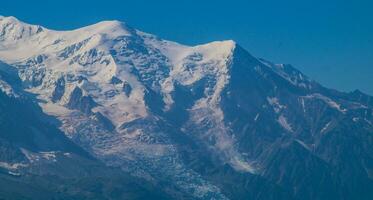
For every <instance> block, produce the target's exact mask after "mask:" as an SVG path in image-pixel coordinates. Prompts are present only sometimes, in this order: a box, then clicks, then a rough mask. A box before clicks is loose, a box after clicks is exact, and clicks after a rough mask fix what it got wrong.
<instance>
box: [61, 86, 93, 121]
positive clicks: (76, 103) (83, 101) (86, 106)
mask: <svg viewBox="0 0 373 200" xmlns="http://www.w3.org/2000/svg"><path fill="white" fill-rule="evenodd" d="M96 105H97V104H96V102H95V101H94V100H93V99H92V97H90V96H83V92H82V89H80V88H79V87H75V88H74V90H73V91H72V92H71V94H70V97H69V102H68V103H67V104H66V106H67V107H68V108H70V109H78V110H80V111H81V112H83V113H85V114H90V113H91V112H92V111H91V109H92V108H93V107H95V106H96Z"/></svg>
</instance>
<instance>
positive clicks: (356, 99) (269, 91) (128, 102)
mask: <svg viewBox="0 0 373 200" xmlns="http://www.w3.org/2000/svg"><path fill="white" fill-rule="evenodd" d="M0 60H1V61H2V62H3V63H4V64H2V65H0V68H1V71H2V72H3V73H6V74H13V75H12V76H11V75H3V76H1V79H0V80H1V81H0V88H1V89H2V90H3V92H4V93H5V94H6V95H5V96H7V98H12V99H16V100H18V99H22V98H23V96H27V102H34V104H37V105H35V106H37V107H39V106H40V108H41V111H40V112H39V115H45V116H44V117H46V116H48V117H47V118H48V120H46V119H44V118H43V120H42V121H45V123H43V124H41V125H40V127H41V128H43V129H45V131H44V132H43V134H47V133H48V134H50V132H53V131H49V130H48V129H47V127H51V128H53V129H54V130H56V129H57V128H58V129H59V130H60V131H61V132H62V133H63V134H64V137H62V136H61V135H62V134H60V135H59V137H61V138H58V139H55V140H54V142H55V143H49V142H48V144H50V148H53V149H56V150H54V151H62V150H57V149H60V148H62V147H64V148H67V147H65V145H71V148H72V147H74V149H76V151H78V152H81V154H83V155H82V156H84V157H87V158H86V159H88V157H92V158H89V159H90V160H91V161H92V162H91V161H90V162H89V163H92V164H95V163H103V165H105V166H100V167H102V168H103V169H104V168H108V169H112V168H114V169H117V171H115V170H114V169H113V170H114V171H115V172H114V171H113V172H112V173H119V174H121V173H123V174H125V175H126V176H127V175H128V176H130V177H131V180H132V179H134V180H136V181H140V183H144V184H145V183H146V184H147V185H149V187H148V188H149V189H148V191H149V192H150V194H152V193H151V192H152V191H157V189H155V188H157V186H158V187H160V188H162V189H161V193H160V194H159V193H157V194H159V195H165V196H168V197H170V198H174V199H372V198H373V192H372V191H373V190H372V189H373V180H372V177H373V174H372V172H373V171H372V170H373V160H372V159H373V144H372V143H373V138H372V136H373V125H372V123H373V116H372V114H373V98H372V97H371V96H369V95H366V94H363V93H361V92H360V91H354V92H351V93H344V92H339V91H336V90H332V89H328V88H325V87H323V86H322V85H320V84H318V83H316V82H315V81H313V80H311V79H310V78H308V77H307V76H306V75H304V74H302V73H301V72H300V71H298V70H296V69H295V68H294V67H292V66H291V65H284V64H273V63H271V62H269V61H266V60H264V59H260V58H257V57H254V56H252V55H251V54H249V53H248V52H247V51H246V50H245V49H243V48H242V47H240V46H239V45H238V44H237V43H235V42H234V41H218V42H212V43H208V44H204V45H198V46H194V47H191V46H185V45H181V44H178V43H175V42H170V41H166V40H162V39H160V38H158V37H156V36H154V35H151V34H147V33H144V32H141V31H139V30H136V29H134V28H132V27H130V26H128V25H127V24H125V23H122V22H118V21H104V22H100V23H98V24H94V25H91V26H88V27H84V28H80V29H77V30H72V31H55V30H49V29H47V28H45V27H42V26H37V25H30V24H26V23H24V22H21V21H19V20H18V19H16V18H14V17H1V18H0ZM5 63H6V64H5ZM10 77H15V78H13V79H14V80H13V79H12V80H7V79H9V78H10ZM6 108H7V107H4V109H6ZM17 108H18V107H17ZM18 109H19V108H18ZM23 110H25V111H23ZM9 112H11V113H18V112H20V111H16V110H12V109H11V108H10V107H9ZM21 112H22V113H23V112H24V113H30V112H29V111H28V110H27V109H22V111H21ZM15 120H16V118H15ZM34 123H36V122H32V121H28V120H23V121H20V122H18V124H25V125H27V124H29V126H30V127H33V126H34V125H33V124H34ZM36 124H37V123H36ZM4 130H13V127H12V128H10V127H7V126H4ZM30 130H32V128H30ZM1 134H2V132H1ZM14 134H17V133H16V132H15V133H11V134H8V135H7V137H8V136H9V135H10V136H9V137H13V135H14ZM43 134H42V135H43ZM27 137H29V136H28V135H24V134H21V135H20V136H19V137H18V136H17V137H16V138H18V139H17V140H15V141H13V140H11V141H10V143H15V144H18V142H19V143H24V142H29V141H31V139H29V138H27ZM30 137H32V136H30ZM67 138H68V139H67ZM32 140H33V141H35V142H39V141H43V140H44V139H39V136H34V137H33V139H32ZM62 144H63V146H61V145H62ZM28 145H30V146H32V145H33V144H28ZM45 148H46V147H45ZM35 151H36V152H38V151H39V152H41V150H35ZM42 151H43V152H44V151H50V150H48V149H47V150H44V149H42ZM69 151H70V150H69ZM62 152H64V151H62ZM1 155H2V157H4V156H5V157H6V155H10V153H8V152H7V151H1ZM19 155H20V156H22V155H25V153H22V152H21V153H19ZM14 159H15V158H14ZM14 159H12V160H14ZM84 163H85V162H84ZM78 167H79V166H78ZM3 168H4V167H3ZM5 168H6V167H5ZM26 168H27V167H26ZM61 176H62V177H63V176H64V175H61ZM123 176H124V175H123ZM20 177H22V175H20ZM88 177H90V175H88ZM114 177H115V176H114ZM106 178H109V179H108V180H110V177H107V176H106ZM2 180H3V179H2ZM61 184H62V185H64V184H65V185H68V184H69V183H68V180H67V181H66V182H65V183H61ZM126 186H129V187H130V185H125V184H124V186H123V187H126ZM107 187H108V188H109V189H108V190H110V189H111V188H110V187H111V186H110V185H109V186H107ZM130 188H131V187H130ZM123 190H124V189H123ZM119 191H122V190H119ZM62 193H63V192H62ZM113 198H115V197H113Z"/></svg>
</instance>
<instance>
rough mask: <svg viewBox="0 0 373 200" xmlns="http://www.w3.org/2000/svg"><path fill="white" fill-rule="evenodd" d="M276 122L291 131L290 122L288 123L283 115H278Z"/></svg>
mask: <svg viewBox="0 0 373 200" xmlns="http://www.w3.org/2000/svg"><path fill="white" fill-rule="evenodd" d="M277 122H278V123H279V124H280V125H281V126H282V127H283V128H284V129H286V130H288V131H289V132H293V129H292V127H291V124H289V122H288V120H287V119H286V117H285V116H284V115H280V116H279V117H278V119H277Z"/></svg>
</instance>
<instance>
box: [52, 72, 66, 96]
mask: <svg viewBox="0 0 373 200" xmlns="http://www.w3.org/2000/svg"><path fill="white" fill-rule="evenodd" d="M64 94H65V78H64V77H61V78H59V79H57V81H56V83H55V88H54V91H53V93H52V99H51V100H52V102H57V101H59V100H60V99H61V98H62V96H63V95H64Z"/></svg>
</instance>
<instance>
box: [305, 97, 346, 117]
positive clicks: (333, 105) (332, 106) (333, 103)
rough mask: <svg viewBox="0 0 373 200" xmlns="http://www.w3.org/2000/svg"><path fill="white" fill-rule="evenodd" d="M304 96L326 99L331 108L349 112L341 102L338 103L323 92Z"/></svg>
mask: <svg viewBox="0 0 373 200" xmlns="http://www.w3.org/2000/svg"><path fill="white" fill-rule="evenodd" d="M304 98H315V99H319V100H322V101H324V102H325V103H326V104H328V105H329V106H330V107H331V108H334V109H336V110H338V111H339V112H341V113H343V114H345V113H346V112H347V110H346V109H344V108H342V106H341V105H340V104H338V103H337V102H335V101H333V100H332V99H330V98H329V97H326V96H324V95H322V94H319V93H315V94H312V95H307V96H305V97H304Z"/></svg>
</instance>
